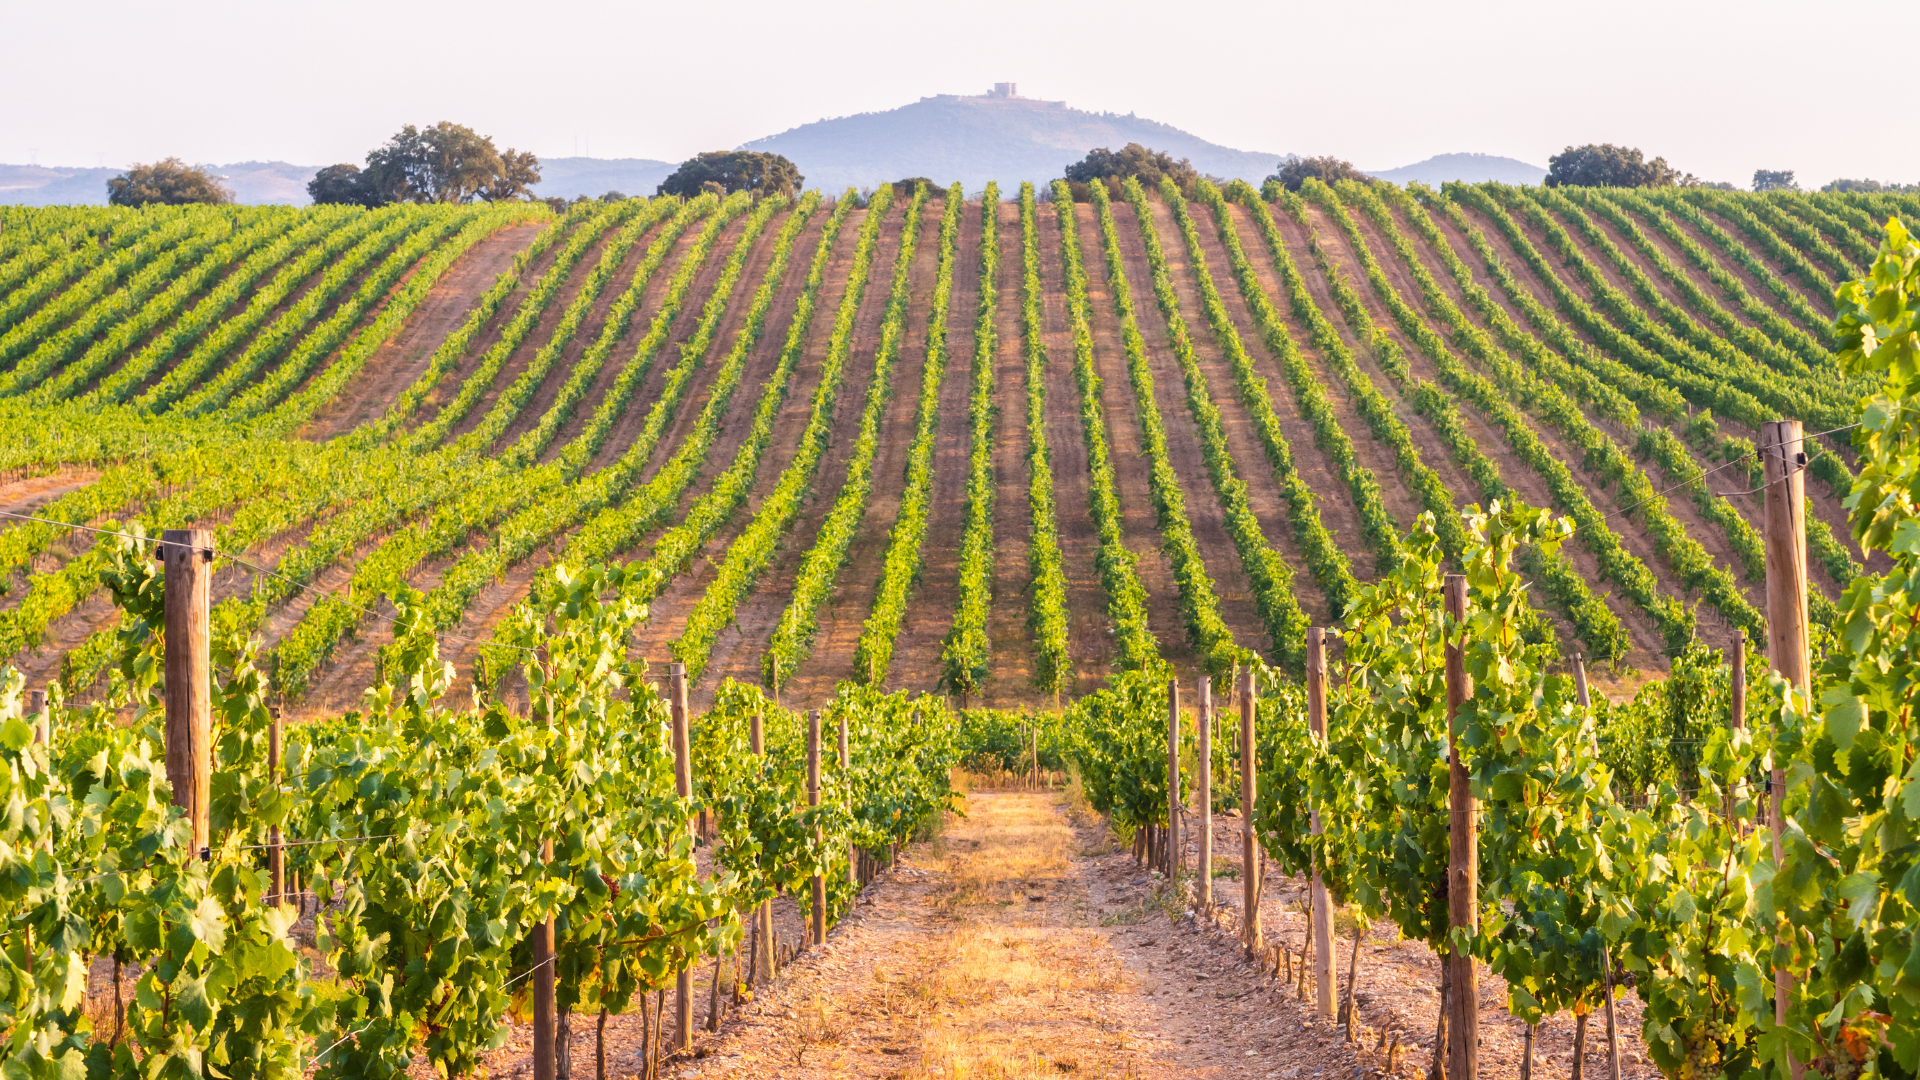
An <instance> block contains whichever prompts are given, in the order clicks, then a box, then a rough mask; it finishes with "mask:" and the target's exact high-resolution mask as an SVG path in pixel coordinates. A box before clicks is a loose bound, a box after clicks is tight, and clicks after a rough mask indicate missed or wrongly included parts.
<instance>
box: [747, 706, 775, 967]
mask: <svg viewBox="0 0 1920 1080" xmlns="http://www.w3.org/2000/svg"><path fill="white" fill-rule="evenodd" d="M765 728H766V721H765V720H764V719H762V718H761V715H760V710H758V709H755V710H754V712H753V719H752V720H751V721H750V722H749V726H748V728H747V743H748V745H749V746H751V747H752V748H753V756H754V757H757V758H761V759H763V760H762V761H761V762H760V764H761V765H762V766H764V765H765V764H766V762H765V760H764V759H765V758H766V756H767V738H766V734H765ZM754 918H755V920H757V924H758V927H759V932H758V937H759V945H758V947H757V948H756V950H755V953H754V957H755V959H754V967H755V969H756V970H755V972H754V975H753V976H750V978H752V977H763V978H766V979H769V980H770V979H772V978H773V901H771V900H767V901H763V902H762V903H761V905H760V910H759V912H757V913H756V914H755V915H754Z"/></svg>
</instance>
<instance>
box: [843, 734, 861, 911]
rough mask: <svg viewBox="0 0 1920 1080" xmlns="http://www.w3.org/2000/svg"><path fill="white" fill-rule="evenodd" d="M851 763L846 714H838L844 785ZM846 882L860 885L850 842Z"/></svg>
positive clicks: (856, 858)
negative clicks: (848, 750)
mask: <svg viewBox="0 0 1920 1080" xmlns="http://www.w3.org/2000/svg"><path fill="white" fill-rule="evenodd" d="M852 763H853V757H852V756H851V755H850V754H848V753H847V714H846V712H845V711H844V710H843V711H842V712H841V713H840V774H841V780H842V782H843V783H844V782H845V779H846V772H847V767H848V766H849V765H851V764H852ZM847 882H848V884H851V885H853V886H854V887H855V888H858V887H859V885H860V849H859V848H857V847H855V846H854V845H853V843H852V841H848V843H847Z"/></svg>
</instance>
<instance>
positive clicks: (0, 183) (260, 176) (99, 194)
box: [0, 161, 319, 206]
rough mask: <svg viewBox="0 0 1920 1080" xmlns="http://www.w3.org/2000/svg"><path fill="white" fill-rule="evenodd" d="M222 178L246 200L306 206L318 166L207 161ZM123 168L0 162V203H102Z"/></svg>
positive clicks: (45, 204) (240, 198) (235, 194)
mask: <svg viewBox="0 0 1920 1080" xmlns="http://www.w3.org/2000/svg"><path fill="white" fill-rule="evenodd" d="M207 168H208V169H210V170H212V172H213V174H214V175H215V176H218V177H220V178H221V182H222V183H224V184H226V185H227V187H229V188H232V189H233V194H234V198H235V199H236V200H237V201H239V202H243V203H286V204H289V205H293V206H304V205H305V204H306V202H307V181H309V180H311V179H313V174H314V173H315V172H318V171H319V166H317V165H289V164H287V163H286V162H284V161H241V162H236V163H234V164H232V165H209V166H207ZM125 171H126V170H125V169H114V168H100V169H82V168H70V167H64V166H57V165H55V166H49V165H0V203H18V204H24V205H27V206H67V205H80V204H93V205H104V204H105V203H106V201H107V181H108V180H111V179H113V178H114V177H116V176H119V175H120V174H121V173H123V172H125Z"/></svg>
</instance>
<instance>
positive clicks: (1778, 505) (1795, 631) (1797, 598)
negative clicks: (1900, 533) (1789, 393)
mask: <svg viewBox="0 0 1920 1080" xmlns="http://www.w3.org/2000/svg"><path fill="white" fill-rule="evenodd" d="M1806 467H1807V453H1806V444H1805V442H1804V441H1803V438H1802V434H1801V430H1800V421H1798V420H1775V421H1772V422H1771V423H1767V424H1763V425H1761V427H1760V476H1761V481H1762V483H1764V484H1765V490H1766V500H1765V504H1764V511H1763V515H1762V517H1763V520H1764V522H1765V525H1766V528H1765V530H1764V533H1765V540H1766V553H1767V660H1768V663H1769V664H1771V665H1772V667H1773V670H1774V671H1776V672H1778V673H1779V674H1780V677H1781V678H1783V679H1785V680H1787V682H1788V683H1789V684H1790V685H1791V686H1792V687H1793V690H1794V692H1795V696H1796V697H1797V698H1798V699H1799V703H1800V704H1801V705H1803V706H1805V705H1810V703H1808V702H1807V694H1808V691H1809V687H1810V685H1811V684H1812V681H1813V680H1812V671H1811V670H1810V669H1809V666H1808V659H1807V519H1806V498H1807V474H1806ZM1770 764H1771V766H1772V776H1771V777H1770V782H1769V784H1768V785H1767V786H1768V787H1769V788H1770V789H1771V791H1770V794H1771V796H1772V798H1771V799H1770V800H1769V802H1770V804H1771V805H1770V806H1769V807H1768V815H1767V817H1768V821H1769V822H1770V823H1771V825H1772V826H1773V861H1774V864H1775V865H1776V866H1777V865H1778V864H1779V863H1780V861H1781V859H1782V858H1784V857H1785V852H1784V851H1783V849H1782V845H1781V835H1782V833H1783V832H1784V830H1785V828H1786V814H1785V809H1786V800H1787V777H1786V771H1785V770H1784V769H1782V768H1781V767H1780V762H1779V761H1778V760H1775V761H1773V762H1771V763H1770ZM1781 944H1783V945H1786V946H1788V947H1789V948H1790V947H1791V946H1792V941H1791V940H1790V939H1787V938H1784V937H1783V938H1782V939H1781ZM1792 993H1793V975H1792V974H1791V973H1790V972H1788V971H1787V970H1786V969H1784V968H1780V969H1777V970H1775V971H1774V973H1773V1015H1774V1022H1775V1023H1779V1024H1784V1023H1786V1022H1787V999H1788V998H1789V997H1790V996H1791V995H1792ZM1800 1070H1801V1066H1800V1064H1799V1063H1798V1062H1795V1063H1794V1064H1793V1074H1794V1076H1795V1077H1796V1078H1797V1077H1798V1076H1799V1075H1800Z"/></svg>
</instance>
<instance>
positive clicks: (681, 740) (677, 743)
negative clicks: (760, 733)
mask: <svg viewBox="0 0 1920 1080" xmlns="http://www.w3.org/2000/svg"><path fill="white" fill-rule="evenodd" d="M667 677H668V680H669V682H670V683H671V687H670V694H669V697H668V702H667V705H668V710H669V712H670V713H671V715H672V717H673V784H674V787H675V788H676V789H678V791H679V793H680V797H681V798H682V799H691V798H693V752H692V749H691V747H690V746H689V740H688V733H687V665H685V664H678V663H676V664H674V665H672V666H671V667H669V668H668V669H667ZM688 824H689V825H691V824H692V823H691V822H689V823H688ZM673 987H674V991H673V1006H674V1008H673V1022H674V1028H673V1035H674V1040H673V1045H674V1049H676V1050H691V1049H693V969H692V968H690V967H683V968H681V969H680V970H679V971H678V972H676V973H675V974H674V977H673Z"/></svg>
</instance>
